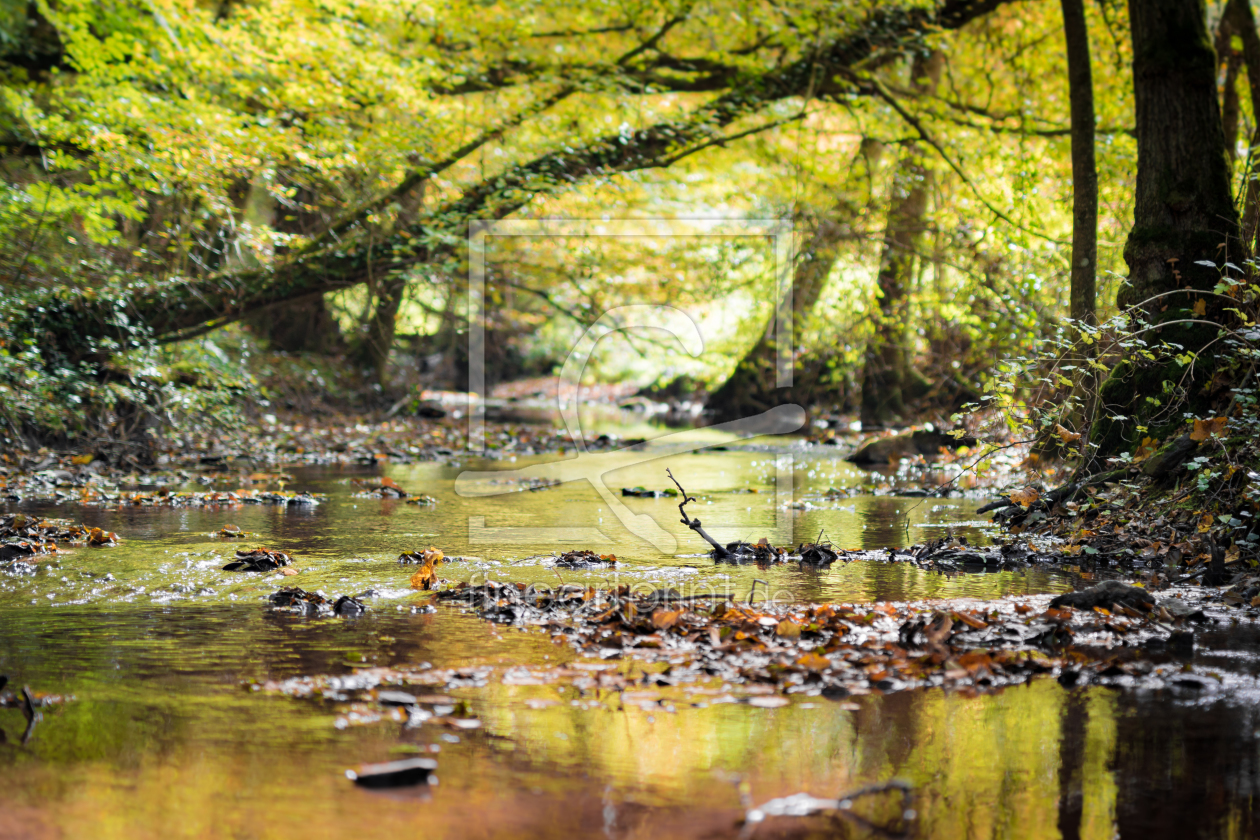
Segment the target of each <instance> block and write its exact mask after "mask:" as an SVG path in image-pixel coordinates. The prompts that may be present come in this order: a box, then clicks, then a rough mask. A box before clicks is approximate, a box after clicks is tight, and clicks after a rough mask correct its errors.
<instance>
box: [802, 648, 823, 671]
mask: <svg viewBox="0 0 1260 840" xmlns="http://www.w3.org/2000/svg"><path fill="white" fill-rule="evenodd" d="M796 664H797V665H800V666H802V667H804V668H807V669H809V670H810V671H825V670H827V669H828V668H830V667H831V660H830V659H828V658H827V657H825V656H823V655H822V654H819V653H816V652H814V651H810V652H809V653H807V654H805V655H804V656H802V657H801V658H800V659H797V660H796Z"/></svg>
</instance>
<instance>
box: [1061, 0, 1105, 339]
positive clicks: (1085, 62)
mask: <svg viewBox="0 0 1260 840" xmlns="http://www.w3.org/2000/svg"><path fill="white" fill-rule="evenodd" d="M1063 34H1064V36H1065V40H1066V41H1067V66H1068V99H1069V101H1070V103H1071V119H1072V280H1071V290H1072V291H1071V298H1072V318H1073V320H1075V321H1079V322H1082V323H1087V324H1095V323H1097V322H1098V318H1097V314H1096V312H1095V308H1096V307H1095V302H1094V297H1095V293H1094V279H1095V277H1096V276H1097V270H1098V171H1097V169H1096V168H1095V166H1094V77H1093V73H1092V71H1091V69H1090V59H1089V30H1088V28H1086V26H1085V3H1084V0H1063Z"/></svg>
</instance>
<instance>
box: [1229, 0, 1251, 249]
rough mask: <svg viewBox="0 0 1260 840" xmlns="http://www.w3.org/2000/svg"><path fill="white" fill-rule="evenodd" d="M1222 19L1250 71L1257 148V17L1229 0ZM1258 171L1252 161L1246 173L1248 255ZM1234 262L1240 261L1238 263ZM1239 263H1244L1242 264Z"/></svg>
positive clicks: (1241, 2) (1244, 0) (1244, 3)
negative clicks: (1234, 37) (1227, 22)
mask: <svg viewBox="0 0 1260 840" xmlns="http://www.w3.org/2000/svg"><path fill="white" fill-rule="evenodd" d="M1223 17H1224V18H1225V19H1226V20H1228V21H1229V22H1230V29H1232V30H1233V34H1236V35H1238V37H1239V38H1240V39H1242V47H1243V49H1242V60H1243V64H1244V65H1245V66H1246V68H1247V88H1248V89H1249V91H1250V93H1251V114H1252V117H1253V118H1255V119H1256V121H1257V126H1256V130H1255V133H1253V134H1252V136H1251V145H1252V147H1253V148H1254V147H1255V146H1257V145H1260V34H1257V32H1256V18H1255V15H1254V14H1253V13H1252V11H1251V4H1250V2H1248V0H1229V3H1228V4H1227V5H1226V6H1225V12H1224V15H1223ZM1256 170H1257V166H1256V164H1255V162H1254V160H1253V161H1252V163H1251V171H1249V172H1247V173H1246V176H1247V190H1246V193H1245V195H1246V198H1245V199H1244V204H1243V219H1242V242H1243V248H1244V249H1245V250H1246V254H1254V253H1256V235H1257V228H1260V180H1258V178H1257V174H1258V173H1257V171H1256ZM1246 254H1244V255H1243V256H1246ZM1235 262H1238V261H1237V260H1235ZM1239 264H1240V265H1241V264H1242V263H1241V262H1239Z"/></svg>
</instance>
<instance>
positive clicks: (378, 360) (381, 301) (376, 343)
mask: <svg viewBox="0 0 1260 840" xmlns="http://www.w3.org/2000/svg"><path fill="white" fill-rule="evenodd" d="M406 290H407V280H406V278H404V277H401V276H399V275H393V276H391V277H387V278H385V279H384V280H383V281H381V282H379V283H377V284H376V306H375V307H373V308H372V314H371V315H370V316H369V317H368V323H367V330H366V332H365V334H364V336H363V343H362V344H361V345H360V356H361V357H362V359H363V361H364V363H366V364H367V366H368V367H369V368H371V370H372V377H373V379H374V380H375V381H376V382H377V384H379V385H382V386H383V385H385V381H386V374H387V373H388V370H389V353H390V351H391V350H392V349H393V347H394V329H395V327H396V325H397V323H398V310H399V308H400V307H401V306H402V301H403V294H404V293H405V292H406Z"/></svg>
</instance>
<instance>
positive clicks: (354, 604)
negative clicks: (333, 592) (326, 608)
mask: <svg viewBox="0 0 1260 840" xmlns="http://www.w3.org/2000/svg"><path fill="white" fill-rule="evenodd" d="M365 612H367V605H366V604H364V603H363V602H362V601H360V600H358V599H357V598H351V597H350V596H349V595H342V596H341V597H340V598H338V599H337V602H336V603H335V604H333V613H334V614H336V615H339V616H341V617H342V618H354V617H355V616H359V615H363V614H364V613H365Z"/></svg>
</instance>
